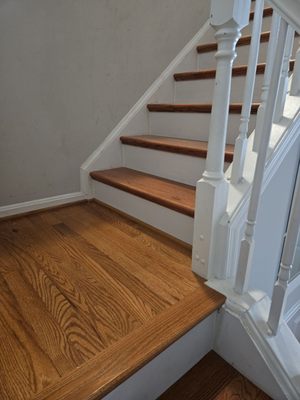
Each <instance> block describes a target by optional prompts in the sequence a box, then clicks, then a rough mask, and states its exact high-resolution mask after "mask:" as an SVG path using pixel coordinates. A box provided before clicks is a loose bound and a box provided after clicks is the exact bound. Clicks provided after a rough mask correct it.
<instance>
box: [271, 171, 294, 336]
mask: <svg viewBox="0 0 300 400" xmlns="http://www.w3.org/2000/svg"><path fill="white" fill-rule="evenodd" d="M299 225H300V168H299V169H298V175H297V183H296V188H295V194H294V198H293V204H292V209H291V213H290V218H289V223H288V228H287V233H286V238H285V242H284V247H283V253H282V258H281V263H280V269H279V273H278V279H277V282H276V283H275V286H274V290H273V295H272V303H271V308H270V314H269V319H268V325H269V328H270V333H271V334H272V335H276V333H277V330H278V327H279V325H280V321H281V317H282V313H283V310H284V305H285V294H286V290H287V287H288V283H289V280H290V273H291V270H292V264H293V260H294V256H295V251H296V246H297V241H298V233H299Z"/></svg>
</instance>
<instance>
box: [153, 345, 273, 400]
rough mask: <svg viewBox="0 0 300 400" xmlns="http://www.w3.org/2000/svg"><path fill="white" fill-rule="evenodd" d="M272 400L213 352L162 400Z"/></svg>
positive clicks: (171, 388)
mask: <svg viewBox="0 0 300 400" xmlns="http://www.w3.org/2000/svg"><path fill="white" fill-rule="evenodd" d="M182 399H184V400H200V399H201V400H271V399H270V397H269V396H267V395H266V394H265V393H264V392H262V391H261V390H260V389H259V388H257V387H256V386H255V385H253V384H252V383H251V382H250V381H249V380H248V379H246V378H245V377H244V376H242V375H241V374H240V373H239V372H238V371H237V370H236V369H234V368H233V367H232V366H231V365H230V364H228V363H227V362H226V361H225V360H223V359H222V358H221V357H220V356H218V355H217V354H216V353H215V352H214V351H211V352H209V353H208V354H207V355H206V356H205V357H204V358H203V359H202V360H200V361H199V362H198V363H197V364H196V365H195V366H194V367H193V368H192V369H190V370H189V371H188V372H187V373H186V374H185V375H183V377H181V378H180V379H179V380H178V381H177V382H175V383H174V385H172V386H171V387H170V388H169V389H168V390H167V391H166V392H164V393H163V394H162V395H161V396H160V397H159V400H182Z"/></svg>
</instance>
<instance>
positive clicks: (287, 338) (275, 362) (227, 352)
mask: <svg viewBox="0 0 300 400" xmlns="http://www.w3.org/2000/svg"><path fill="white" fill-rule="evenodd" d="M222 285H223V288H222V289H220V282H218V283H214V282H211V284H209V286H211V287H214V288H215V289H216V288H217V287H218V286H219V289H218V290H220V291H222V292H223V293H226V295H227V301H226V303H225V305H224V306H223V308H222V311H221V313H220V315H219V320H218V329H217V338H216V342H215V346H214V349H215V351H216V352H217V353H218V354H219V355H220V356H221V357H223V358H224V359H225V360H226V361H227V362H229V363H230V364H232V365H233V366H234V367H235V368H236V369H237V370H238V371H239V372H240V373H242V374H243V375H245V376H246V377H247V378H248V379H249V380H251V381H252V382H253V383H254V384H256V385H257V386H258V387H259V388H261V389H262V390H263V391H264V392H266V393H267V394H269V395H270V396H271V397H272V399H274V400H285V399H286V400H299V398H300V363H299V360H300V343H299V342H298V341H297V339H296V338H295V336H294V335H293V332H292V331H291V330H290V328H289V327H288V325H287V324H286V323H285V322H282V324H281V325H280V327H279V330H278V334H277V335H276V336H270V334H269V329H268V326H267V323H266V321H267V319H268V314H269V309H270V299H269V298H268V296H267V295H265V293H263V292H259V291H252V292H249V293H248V294H246V295H244V296H238V295H237V294H235V293H234V291H233V290H231V289H230V288H229V286H230V285H229V284H228V287H227V288H225V289H224V286H225V285H224V281H223V283H222V284H221V286H222Z"/></svg>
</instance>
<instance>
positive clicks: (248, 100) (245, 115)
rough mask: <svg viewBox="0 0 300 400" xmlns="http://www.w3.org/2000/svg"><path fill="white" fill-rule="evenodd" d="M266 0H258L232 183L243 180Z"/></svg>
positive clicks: (236, 142)
mask: <svg viewBox="0 0 300 400" xmlns="http://www.w3.org/2000/svg"><path fill="white" fill-rule="evenodd" d="M263 7H264V0H256V2H255V15H254V22H253V32H252V38H251V45H250V51H249V61H248V69H247V76H246V80H245V84H244V99H243V108H242V114H241V124H240V128H239V136H238V137H237V139H236V141H235V149H234V158H233V165H232V174H231V181H232V183H237V182H239V181H240V180H241V179H242V178H243V172H244V165H245V157H246V150H247V142H248V129H249V121H250V112H251V104H252V99H253V92H254V86H255V78H256V69H257V60H258V53H259V45H260V34H261V26H262V15H263Z"/></svg>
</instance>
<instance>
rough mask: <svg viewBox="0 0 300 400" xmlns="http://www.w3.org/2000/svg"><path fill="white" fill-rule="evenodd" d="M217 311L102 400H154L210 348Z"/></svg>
mask: <svg viewBox="0 0 300 400" xmlns="http://www.w3.org/2000/svg"><path fill="white" fill-rule="evenodd" d="M216 318H217V312H215V313H213V314H211V315H210V316H209V317H207V318H206V319H205V320H203V321H202V322H201V323H200V324H198V325H196V326H195V327H194V328H192V329H191V330H190V331H189V332H188V333H186V334H185V335H184V336H183V337H182V338H180V339H178V340H177V341H176V342H175V343H174V344H172V345H171V346H169V347H168V348H167V349H166V350H164V351H163V352H162V353H160V354H159V355H158V356H157V357H155V358H154V359H153V360H152V361H150V362H149V363H148V364H147V365H146V366H145V367H143V368H142V369H140V370H139V371H138V372H136V373H135V374H134V375H133V376H132V377H130V378H129V379H127V380H126V381H125V382H124V383H122V384H121V385H120V386H118V387H117V388H116V389H115V390H113V391H112V392H111V393H109V394H108V395H107V396H105V397H104V400H120V399H122V400H141V399H143V400H155V399H157V398H158V397H159V396H160V395H161V394H162V393H163V392H164V391H165V390H167V389H168V388H169V387H170V386H171V385H172V384H173V383H175V382H176V381H177V380H178V379H179V378H181V376H182V375H184V374H185V373H186V372H187V371H189V370H190V369H191V368H192V367H193V366H194V365H195V364H197V362H199V361H200V360H201V359H202V358H203V357H204V356H205V355H206V354H207V353H208V352H209V351H210V350H211V349H212V346H213V340H214V336H215V320H216Z"/></svg>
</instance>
